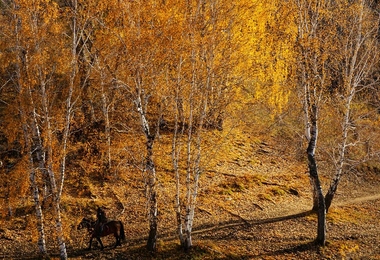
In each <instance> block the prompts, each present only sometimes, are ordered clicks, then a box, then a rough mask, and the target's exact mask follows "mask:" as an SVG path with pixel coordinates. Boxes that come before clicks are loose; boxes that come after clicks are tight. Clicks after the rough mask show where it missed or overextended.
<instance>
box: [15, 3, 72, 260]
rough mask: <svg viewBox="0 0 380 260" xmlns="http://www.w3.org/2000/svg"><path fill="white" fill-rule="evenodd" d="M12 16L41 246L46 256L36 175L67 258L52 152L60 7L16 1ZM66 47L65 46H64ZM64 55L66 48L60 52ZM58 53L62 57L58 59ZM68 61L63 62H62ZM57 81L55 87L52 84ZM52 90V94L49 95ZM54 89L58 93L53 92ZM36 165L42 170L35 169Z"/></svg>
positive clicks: (26, 143)
mask: <svg viewBox="0 0 380 260" xmlns="http://www.w3.org/2000/svg"><path fill="white" fill-rule="evenodd" d="M12 4H13V9H12V11H11V12H12V13H13V14H14V17H15V25H16V27H15V31H14V32H15V37H16V45H17V49H16V50H17V60H16V71H15V75H17V76H16V77H15V78H14V80H15V86H16V89H17V91H18V93H19V95H20V96H19V99H18V100H19V108H20V109H19V113H20V117H21V118H22V129H23V132H24V139H25V147H26V149H27V150H28V151H29V152H28V154H29V162H30V163H29V164H30V181H31V190H32V195H33V198H34V203H35V209H36V216H37V230H38V233H39V240H38V245H39V248H40V252H41V253H43V254H46V246H45V234H44V219H43V214H42V209H41V203H40V196H39V191H38V189H39V187H38V186H37V183H38V182H37V178H36V176H37V174H36V172H41V173H42V176H43V180H44V181H45V183H46V184H47V185H48V189H49V192H51V195H47V194H44V199H45V200H46V199H47V196H50V197H51V198H52V201H53V211H54V216H55V224H56V234H57V240H58V245H59V249H60V256H61V258H62V259H66V258H67V253H66V245H65V242H64V237H63V228H62V221H61V211H60V194H59V188H58V184H57V183H58V181H57V179H56V175H55V169H54V157H55V155H54V154H53V145H54V144H53V143H54V138H55V137H54V135H53V131H54V129H53V125H52V117H53V114H54V113H53V111H54V109H53V106H52V103H53V102H51V99H54V97H55V95H54V93H55V92H54V90H53V89H54V87H53V86H54V85H55V84H56V85H58V84H59V82H58V81H57V80H56V78H55V75H56V73H57V71H59V70H60V69H61V67H60V66H59V65H60V64H59V62H57V59H56V57H57V56H59V55H60V53H59V52H57V53H55V52H53V51H52V48H51V47H52V45H49V43H50V41H53V40H55V41H56V42H55V44H56V47H57V48H58V47H59V46H60V44H62V40H61V39H60V38H59V37H58V32H59V30H60V29H61V28H60V27H59V25H58V24H56V23H55V21H54V20H55V19H57V18H58V8H57V5H56V4H55V3H53V2H50V1H39V2H38V3H33V4H31V3H26V2H17V3H16V2H14V3H12ZM61 47H62V45H61ZM60 50H61V51H64V48H61V49H60ZM56 55H57V56H56ZM62 62H64V60H62ZM53 82H54V84H53ZM49 90H50V91H49ZM52 90H53V91H52ZM36 166H37V168H35V167H36ZM36 169H37V170H36Z"/></svg>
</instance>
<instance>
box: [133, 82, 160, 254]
mask: <svg viewBox="0 0 380 260" xmlns="http://www.w3.org/2000/svg"><path fill="white" fill-rule="evenodd" d="M135 83H136V92H137V97H136V100H135V104H136V108H137V112H138V113H139V115H140V120H141V126H142V129H143V133H144V135H145V137H146V153H147V155H146V158H145V171H146V172H147V175H148V181H147V200H148V220H149V237H148V241H147V249H148V250H149V251H151V252H153V251H156V250H157V234H158V231H157V230H158V207H157V191H156V181H157V180H156V178H157V177H156V168H155V165H154V161H153V145H154V139H155V136H154V134H151V132H150V128H149V123H148V120H147V118H146V113H145V110H144V106H143V103H142V98H141V96H142V92H143V91H142V82H141V79H140V75H137V76H136V82H135Z"/></svg>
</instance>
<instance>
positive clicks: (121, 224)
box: [119, 221, 125, 240]
mask: <svg viewBox="0 0 380 260" xmlns="http://www.w3.org/2000/svg"><path fill="white" fill-rule="evenodd" d="M119 222H120V238H121V239H122V240H125V232H124V225H123V222H121V221H119Z"/></svg>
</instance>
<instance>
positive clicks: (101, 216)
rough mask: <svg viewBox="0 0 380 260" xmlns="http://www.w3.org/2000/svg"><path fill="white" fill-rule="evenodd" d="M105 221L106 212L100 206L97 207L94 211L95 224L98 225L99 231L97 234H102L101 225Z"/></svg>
mask: <svg viewBox="0 0 380 260" xmlns="http://www.w3.org/2000/svg"><path fill="white" fill-rule="evenodd" d="M107 222H108V220H107V217H106V212H105V211H104V210H103V209H102V208H101V207H98V209H97V211H96V224H97V226H98V232H99V233H98V234H99V236H100V235H101V234H102V232H103V226H104V224H106V223H107Z"/></svg>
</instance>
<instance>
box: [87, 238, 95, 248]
mask: <svg viewBox="0 0 380 260" xmlns="http://www.w3.org/2000/svg"><path fill="white" fill-rule="evenodd" d="M93 238H94V237H93V236H91V238H90V244H89V245H88V250H91V244H92V239H93Z"/></svg>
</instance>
